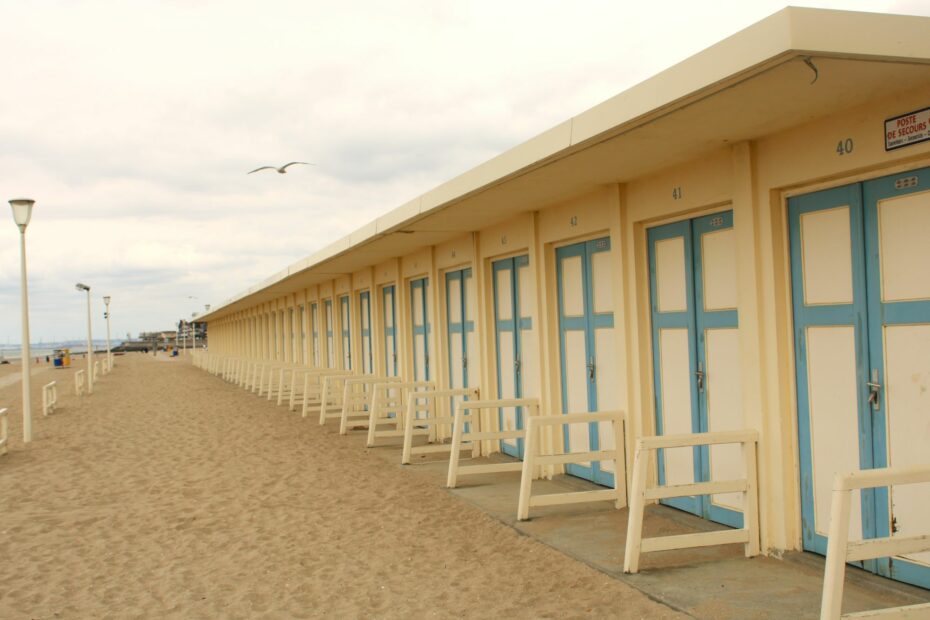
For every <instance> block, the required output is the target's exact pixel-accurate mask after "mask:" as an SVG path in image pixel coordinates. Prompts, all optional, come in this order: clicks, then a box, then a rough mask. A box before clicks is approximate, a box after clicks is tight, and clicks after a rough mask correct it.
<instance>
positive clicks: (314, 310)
mask: <svg viewBox="0 0 930 620" xmlns="http://www.w3.org/2000/svg"><path fill="white" fill-rule="evenodd" d="M318 311H319V308H318V307H317V304H316V303H312V304H310V339H311V341H312V345H313V351H312V352H311V358H312V359H311V361H312V362H313V363H312V364H311V365H312V366H314V367H320V366H322V365H323V360H322V359H320V326H319V320H320V317H319V312H318Z"/></svg>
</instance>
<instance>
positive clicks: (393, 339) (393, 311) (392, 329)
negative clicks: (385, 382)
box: [381, 284, 397, 377]
mask: <svg viewBox="0 0 930 620" xmlns="http://www.w3.org/2000/svg"><path fill="white" fill-rule="evenodd" d="M394 290H395V289H394V285H393V284H391V285H388V286H385V287H384V288H382V289H381V299H382V302H383V303H382V306H381V307H382V315H383V316H382V317H381V320H382V323H383V325H384V369H385V370H384V372H385V374H386V375H387V376H388V377H396V376H397V308H396V306H395V298H394Z"/></svg>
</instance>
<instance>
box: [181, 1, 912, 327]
mask: <svg viewBox="0 0 930 620" xmlns="http://www.w3.org/2000/svg"><path fill="white" fill-rule="evenodd" d="M811 64H812V65H813V67H812V66H811ZM814 68H816V80H815V79H814V78H815V72H814ZM920 84H927V85H930V18H926V17H910V16H903V15H887V14H878V13H857V12H847V11H832V10H822V9H806V8H794V7H789V8H786V9H783V10H782V11H779V12H778V13H775V14H774V15H772V16H770V17H768V18H766V19H764V20H762V21H760V22H758V23H756V24H753V25H752V26H750V27H749V28H746V29H745V30H742V31H740V32H738V33H737V34H735V35H733V36H731V37H729V38H727V39H724V40H723V41H721V42H719V43H717V44H715V45H713V46H712V47H710V48H708V49H706V50H704V51H702V52H700V53H698V54H696V55H694V56H692V57H690V58H688V59H687V60H684V61H682V62H681V63H679V64H677V65H674V66H672V67H670V68H669V69H666V70H665V71H663V72H661V73H659V74H657V75H655V76H654V77H652V78H650V79H648V80H646V81H644V82H641V83H640V84H637V85H636V86H634V87H632V88H630V89H629V90H626V91H624V92H622V93H620V94H619V95H616V96H615V97H612V98H611V99H608V100H607V101H604V102H603V103H601V104H599V105H597V106H595V107H593V108H591V109H589V110H587V111H585V112H583V113H581V114H579V115H578V116H575V117H573V118H571V119H569V120H567V121H565V122H563V123H561V124H559V125H556V126H555V127H553V128H551V129H549V130H548V131H545V132H543V133H541V134H539V135H537V136H535V137H533V138H531V139H530V140H527V141H526V142H524V143H522V144H520V145H518V146H516V147H514V148H512V149H510V150H508V151H506V152H504V153H502V154H501V155H499V156H497V157H495V158H493V159H491V160H489V161H487V162H485V163H483V164H480V165H478V166H476V167H475V168H473V169H471V170H469V171H467V172H465V173H463V174H461V175H459V176H458V177H456V178H454V179H452V180H450V181H448V182H446V183H443V184H442V185H439V186H438V187H435V188H433V189H431V190H429V191H428V192H426V193H424V194H422V195H421V196H419V197H417V198H415V199H414V200H411V201H410V202H408V203H406V204H404V205H401V206H400V207H397V208H395V209H393V210H392V211H389V212H388V213H386V214H384V215H382V216H381V217H379V218H377V219H375V220H374V221H372V222H369V223H368V224H366V225H364V226H362V227H361V228H359V229H358V230H356V231H354V232H352V233H351V234H349V235H347V236H345V237H343V238H342V239H339V240H338V241H335V242H334V243H332V244H330V245H328V246H326V247H324V248H322V249H321V250H319V251H317V252H315V253H314V254H312V255H310V256H308V257H307V258H305V259H303V260H300V261H298V262H296V263H294V264H292V265H290V266H289V267H287V268H286V269H284V270H282V271H280V272H278V273H276V274H274V275H272V276H271V277H269V278H267V279H265V280H264V281H262V282H259V283H258V284H256V285H254V286H252V287H251V288H249V289H248V290H246V291H244V292H242V293H240V294H239V295H237V296H235V297H233V298H231V299H229V300H227V301H225V302H224V303H223V304H221V305H218V306H217V307H215V308H213V309H212V310H211V311H210V312H208V313H205V314H204V315H202V316H200V317H198V321H207V322H209V321H214V320H217V319H220V318H222V317H224V316H227V315H229V314H231V313H234V312H236V311H239V310H243V309H246V308H249V307H252V306H255V305H257V304H260V303H263V302H265V301H270V300H272V299H275V298H278V297H280V296H282V295H284V294H286V293H290V292H294V291H298V290H302V289H304V288H307V287H310V286H313V285H316V284H319V283H321V282H325V281H328V280H332V279H333V278H335V277H339V276H341V275H345V274H349V273H352V272H354V271H357V270H359V269H362V268H364V267H367V266H370V265H374V264H377V263H379V262H383V261H384V260H387V259H389V258H393V257H396V256H401V255H405V254H409V253H411V252H413V251H415V250H416V249H417V248H419V247H426V246H430V245H434V244H437V243H442V242H444V241H447V240H449V239H452V238H455V237H458V236H461V235H462V234H464V233H467V232H470V231H474V230H478V229H479V228H484V227H487V226H491V225H494V224H495V223H498V222H503V221H506V220H509V219H512V218H513V217H515V216H517V215H519V214H520V213H525V212H528V211H534V210H538V209H542V208H545V207H547V206H551V205H554V204H557V203H559V202H562V201H564V200H566V199H569V198H571V197H573V196H578V195H581V194H584V193H587V192H590V191H593V190H595V189H597V188H598V187H603V186H605V185H610V184H616V183H623V182H626V181H629V180H632V179H635V178H639V177H642V176H644V175H648V174H650V173H652V172H655V171H658V170H661V169H663V168H667V167H669V166H672V165H675V164H677V163H681V162H685V161H689V160H693V159H695V158H698V157H700V156H701V155H702V154H705V153H709V152H712V151H714V150H717V149H719V148H721V147H722V146H725V145H727V144H732V143H736V142H741V141H746V140H755V139H759V138H762V137H764V136H766V135H771V134H774V133H777V132H779V131H783V130H785V129H788V128H790V127H794V126H798V125H801V124H804V123H807V122H810V121H812V120H815V119H817V118H821V117H824V116H828V115H830V114H833V113H836V112H838V111H840V110H845V109H849V108H852V107H855V106H857V105H861V104H864V103H866V102H868V101H869V100H872V99H874V98H876V97H877V96H879V95H881V96H885V97H888V96H893V95H894V93H895V92H903V91H906V90H913V89H914V88H916V87H917V86H919V85H920Z"/></svg>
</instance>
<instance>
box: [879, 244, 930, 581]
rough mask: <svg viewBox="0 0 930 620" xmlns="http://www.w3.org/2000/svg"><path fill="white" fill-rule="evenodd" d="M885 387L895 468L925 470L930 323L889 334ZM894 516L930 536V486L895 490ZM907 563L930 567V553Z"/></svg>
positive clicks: (910, 532)
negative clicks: (920, 467)
mask: <svg viewBox="0 0 930 620" xmlns="http://www.w3.org/2000/svg"><path fill="white" fill-rule="evenodd" d="M927 230H930V228H928V229H927ZM885 381H886V382H887V384H888V388H887V392H886V394H887V397H886V399H887V403H886V404H885V411H886V412H887V417H888V454H889V457H890V458H889V460H890V463H891V464H892V465H893V466H894V467H908V466H915V465H926V464H927V463H928V462H930V458H928V457H927V448H928V446H930V436H928V435H930V432H928V431H930V417H928V414H930V323H924V324H923V325H894V326H889V327H886V328H885ZM921 431H922V432H921ZM891 512H892V514H893V515H894V517H895V521H896V525H897V533H898V534H900V535H901V536H918V535H921V534H926V533H927V519H928V516H930V484H912V485H908V486H902V487H898V488H893V489H892V493H891ZM905 557H907V558H909V559H912V560H915V561H918V562H921V563H922V564H923V565H925V566H930V552H926V553H917V554H912V555H909V556H905Z"/></svg>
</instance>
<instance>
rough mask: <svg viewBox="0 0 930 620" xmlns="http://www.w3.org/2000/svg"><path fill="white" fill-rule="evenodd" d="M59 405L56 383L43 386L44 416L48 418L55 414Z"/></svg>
mask: <svg viewBox="0 0 930 620" xmlns="http://www.w3.org/2000/svg"><path fill="white" fill-rule="evenodd" d="M56 405H58V384H57V383H56V382H54V381H52V382H51V383H46V384H45V385H43V386H42V415H44V416H48V414H50V413H54V412H55V406H56Z"/></svg>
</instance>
